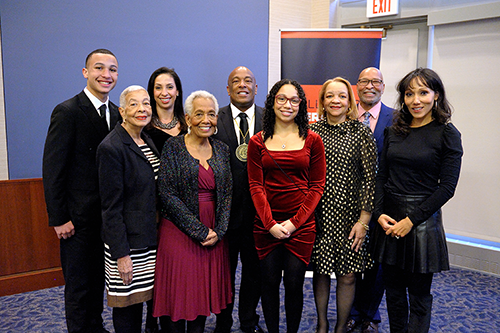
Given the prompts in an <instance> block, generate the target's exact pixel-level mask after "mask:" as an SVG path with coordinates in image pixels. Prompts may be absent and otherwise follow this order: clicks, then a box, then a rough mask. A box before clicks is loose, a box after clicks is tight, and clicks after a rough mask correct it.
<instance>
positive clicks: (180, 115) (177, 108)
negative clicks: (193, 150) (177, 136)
mask: <svg viewBox="0 0 500 333" xmlns="http://www.w3.org/2000/svg"><path fill="white" fill-rule="evenodd" d="M162 74H168V75H170V76H172V78H173V79H174V82H175V87H176V88H177V92H178V93H179V95H178V96H177V98H176V99H175V103H174V116H175V117H176V118H177V120H178V121H179V123H180V124H181V126H180V130H181V132H185V131H187V128H188V126H187V123H186V117H185V116H184V108H183V107H182V100H183V97H182V84H181V79H180V78H179V75H177V73H176V72H175V70H174V69H173V68H168V67H160V68H158V69H157V70H155V71H154V72H153V74H151V77H150V78H149V81H148V94H149V98H150V99H151V109H152V111H153V116H155V117H158V111H157V110H156V102H155V101H154V100H155V98H154V88H155V80H156V78H157V77H158V76H160V75H162ZM151 126H153V123H152V122H150V123H149V124H148V127H151Z"/></svg>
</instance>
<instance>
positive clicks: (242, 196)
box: [215, 105, 263, 230]
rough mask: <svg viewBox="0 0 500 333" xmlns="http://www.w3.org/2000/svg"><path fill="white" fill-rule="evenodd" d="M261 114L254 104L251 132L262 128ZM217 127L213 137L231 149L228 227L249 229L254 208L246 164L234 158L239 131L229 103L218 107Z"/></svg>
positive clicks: (252, 219)
mask: <svg viewBox="0 0 500 333" xmlns="http://www.w3.org/2000/svg"><path fill="white" fill-rule="evenodd" d="M262 114H263V109H262V108H261V107H259V106H257V105H256V106H255V122H254V123H255V127H254V132H253V133H258V132H260V131H261V130H262ZM217 127H218V129H219V131H218V133H217V134H216V135H215V138H216V139H219V140H221V141H222V142H224V143H226V144H227V145H228V146H229V150H230V151H231V173H232V174H233V200H232V205H231V217H230V219H229V229H237V228H240V227H245V228H248V229H250V230H251V229H253V222H254V217H255V208H254V206H253V201H252V197H251V196H250V188H249V186H248V173H247V164H246V162H241V161H240V160H238V158H236V154H235V151H236V148H237V147H238V145H239V133H238V135H237V134H236V132H235V130H234V119H233V114H232V113H231V107H230V106H229V105H228V106H224V107H222V108H220V109H219V117H218V121H217Z"/></svg>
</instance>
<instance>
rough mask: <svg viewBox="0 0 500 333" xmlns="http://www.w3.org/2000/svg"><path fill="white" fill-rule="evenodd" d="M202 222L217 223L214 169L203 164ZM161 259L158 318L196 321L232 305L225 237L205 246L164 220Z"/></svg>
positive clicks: (156, 291) (156, 295)
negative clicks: (165, 317)
mask: <svg viewBox="0 0 500 333" xmlns="http://www.w3.org/2000/svg"><path fill="white" fill-rule="evenodd" d="M198 180H199V193H198V195H199V205H200V220H201V222H202V223H203V224H204V225H206V226H207V227H209V228H212V229H213V228H214V224H215V180H214V174H213V171H212V168H209V169H208V170H206V169H205V168H204V167H202V166H201V165H200V172H199V176H198ZM158 233H159V234H158V236H159V237H158V239H159V242H158V256H157V265H156V273H155V286H154V297H153V299H154V306H153V307H154V310H153V315H154V316H155V317H160V316H170V317H171V319H172V320H173V321H178V320H181V319H185V320H195V319H196V317H198V316H210V313H220V312H221V310H222V309H225V308H226V307H227V304H229V303H231V295H232V291H231V277H230V271H229V250H228V244H227V241H226V239H225V238H223V239H222V240H221V241H219V242H218V243H216V244H215V245H214V246H209V247H204V246H202V245H201V244H200V243H199V242H198V241H196V240H194V239H193V238H191V237H189V236H188V235H186V234H185V233H184V232H182V231H181V230H180V229H179V228H178V227H177V226H176V225H175V224H174V223H173V222H171V221H169V220H167V219H165V218H162V220H161V223H160V228H159V231H158Z"/></svg>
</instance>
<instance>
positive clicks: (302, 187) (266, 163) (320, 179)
mask: <svg viewBox="0 0 500 333" xmlns="http://www.w3.org/2000/svg"><path fill="white" fill-rule="evenodd" d="M262 128H263V130H262V132H259V133H257V134H256V135H254V136H253V137H252V138H251V139H250V143H249V145H248V162H247V163H248V179H249V183H250V192H251V194H252V199H253V202H254V205H255V208H256V210H257V215H256V216H255V224H254V238H255V246H256V248H257V252H258V255H259V259H260V263H261V271H262V308H263V311H264V317H265V320H266V326H267V329H268V331H269V333H278V332H279V312H280V310H279V307H280V296H279V287H280V283H281V277H282V276H283V283H284V286H285V311H286V323H287V328H286V332H288V333H294V332H297V331H298V329H299V325H300V319H301V316H302V305H303V292H302V288H303V284H304V276H305V272H306V268H307V265H308V264H309V260H310V258H311V252H312V248H313V244H314V239H315V236H316V223H315V219H314V209H315V208H316V205H317V204H318V202H319V200H320V198H321V195H322V194H323V187H324V185H325V173H326V162H325V151H324V147H323V142H322V141H321V138H320V137H319V135H318V134H316V133H314V132H312V131H310V130H309V119H308V115H307V106H306V97H305V94H304V90H303V89H302V87H301V86H300V85H299V84H298V83H297V82H296V81H293V80H286V79H285V80H281V81H279V82H277V83H276V84H275V85H274V86H273V88H272V89H271V91H270V92H269V95H268V96H267V99H266V105H265V111H264V115H263V119H262Z"/></svg>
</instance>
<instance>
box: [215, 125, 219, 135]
mask: <svg viewBox="0 0 500 333" xmlns="http://www.w3.org/2000/svg"><path fill="white" fill-rule="evenodd" d="M217 133H219V128H218V127H217V126H215V132H214V135H217Z"/></svg>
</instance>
